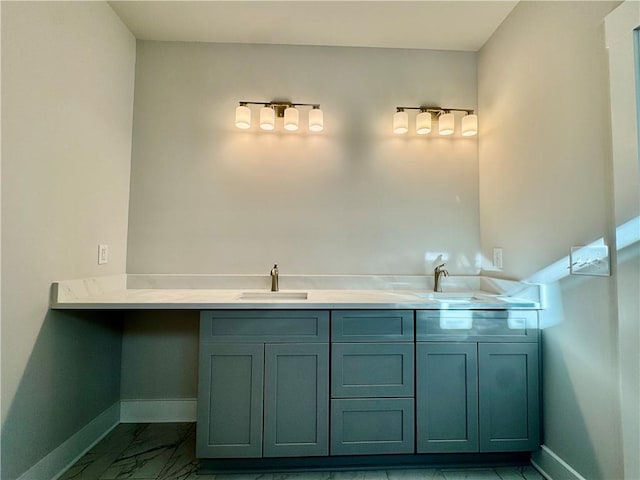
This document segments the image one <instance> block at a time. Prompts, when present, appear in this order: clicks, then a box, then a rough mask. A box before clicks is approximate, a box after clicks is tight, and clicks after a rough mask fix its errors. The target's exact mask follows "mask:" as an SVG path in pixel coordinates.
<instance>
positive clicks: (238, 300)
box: [51, 275, 540, 310]
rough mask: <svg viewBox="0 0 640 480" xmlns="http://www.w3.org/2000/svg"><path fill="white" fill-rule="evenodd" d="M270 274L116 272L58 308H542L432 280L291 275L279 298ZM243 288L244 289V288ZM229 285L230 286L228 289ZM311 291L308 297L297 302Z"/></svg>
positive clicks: (520, 287) (57, 302) (61, 291)
mask: <svg viewBox="0 0 640 480" xmlns="http://www.w3.org/2000/svg"><path fill="white" fill-rule="evenodd" d="M268 280H269V277H268V276H266V277H265V276H264V275H237V276H229V275H114V276H108V277H95V278H88V279H80V280H68V281H62V282H55V283H54V284H53V285H52V288H51V308H52V309H85V310H86V309H90V310H160V309H162V310H185V309H193V310H207V309H356V308H360V309H434V310H436V309H455V310H467V309H492V310H494V309H539V308H540V303H539V292H538V287H537V286H536V285H524V284H520V283H518V282H509V281H505V280H496V279H487V278H486V277H472V276H471V277H458V278H452V277H449V279H448V285H447V287H448V288H447V287H445V292H443V293H435V294H434V292H433V289H432V287H431V288H430V285H429V283H430V282H431V281H432V278H430V277H428V276H289V277H284V278H283V277H282V276H281V278H280V283H281V285H282V284H283V283H285V284H288V285H291V286H295V288H291V289H281V290H280V292H277V293H275V294H273V293H271V292H270V291H269V288H268ZM245 285H246V287H245V288H242V287H243V286H245ZM225 287H226V288H225ZM304 294H306V299H302V298H296V296H300V295H303V296H304Z"/></svg>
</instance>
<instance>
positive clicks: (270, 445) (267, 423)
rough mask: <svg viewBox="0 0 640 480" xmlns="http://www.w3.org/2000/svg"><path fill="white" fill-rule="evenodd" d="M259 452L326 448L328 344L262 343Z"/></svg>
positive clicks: (317, 452)
mask: <svg viewBox="0 0 640 480" xmlns="http://www.w3.org/2000/svg"><path fill="white" fill-rule="evenodd" d="M264 403H265V407H264V408H265V411H264V456H265V457H301V456H305V457H307V456H321V455H328V454H329V345H328V344H326V343H325V344H316V343H306V344H287V343H282V344H267V345H266V346H265V399H264Z"/></svg>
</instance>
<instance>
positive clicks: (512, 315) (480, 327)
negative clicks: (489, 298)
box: [416, 310, 538, 342]
mask: <svg viewBox="0 0 640 480" xmlns="http://www.w3.org/2000/svg"><path fill="white" fill-rule="evenodd" d="M416 340H417V341H419V342H420V341H422V342H434V341H445V342H462V341H479V342H537V341H538V312H535V311H524V310H418V311H416Z"/></svg>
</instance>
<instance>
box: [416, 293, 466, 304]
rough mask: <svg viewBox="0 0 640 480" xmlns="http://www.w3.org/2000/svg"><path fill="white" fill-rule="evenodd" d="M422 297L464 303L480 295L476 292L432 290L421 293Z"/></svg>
mask: <svg viewBox="0 0 640 480" xmlns="http://www.w3.org/2000/svg"><path fill="white" fill-rule="evenodd" d="M419 295H420V296H421V297H425V298H427V299H429V300H437V301H438V302H449V303H451V302H456V303H464V302H470V301H471V300H475V299H477V298H478V297H477V296H476V294H475V293H474V292H430V293H421V294H419Z"/></svg>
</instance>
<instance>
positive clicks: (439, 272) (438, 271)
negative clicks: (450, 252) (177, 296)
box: [433, 263, 449, 292]
mask: <svg viewBox="0 0 640 480" xmlns="http://www.w3.org/2000/svg"><path fill="white" fill-rule="evenodd" d="M446 265H447V264H446V263H441V264H440V265H438V266H437V267H436V268H434V269H433V291H434V292H441V291H442V280H441V277H448V276H449V272H447V271H446V270H445V269H444V267H445V266H446Z"/></svg>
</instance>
